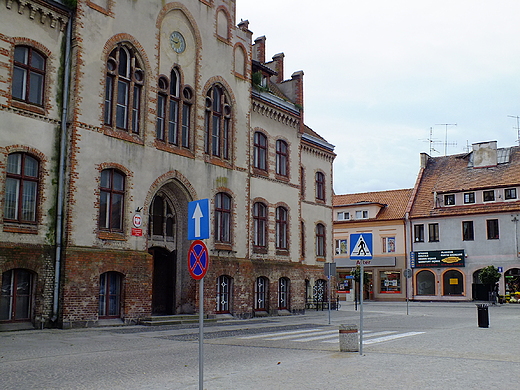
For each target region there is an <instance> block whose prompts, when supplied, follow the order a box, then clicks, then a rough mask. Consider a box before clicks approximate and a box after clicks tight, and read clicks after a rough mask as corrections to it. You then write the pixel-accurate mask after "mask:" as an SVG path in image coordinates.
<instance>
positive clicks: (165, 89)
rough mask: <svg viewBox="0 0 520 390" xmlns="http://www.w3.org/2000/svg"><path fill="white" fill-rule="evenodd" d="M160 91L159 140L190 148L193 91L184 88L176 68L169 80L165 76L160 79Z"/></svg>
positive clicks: (157, 124)
mask: <svg viewBox="0 0 520 390" xmlns="http://www.w3.org/2000/svg"><path fill="white" fill-rule="evenodd" d="M158 89H159V93H158V95H157V120H156V137H157V139H158V140H160V141H164V142H167V143H168V144H171V145H175V146H181V147H183V148H189V147H190V127H191V118H190V117H191V104H192V98H193V93H192V91H191V89H190V88H189V87H184V88H182V84H181V80H180V74H179V71H178V70H177V69H175V68H174V69H173V70H172V71H171V74H170V79H169V80H168V79H167V78H166V77H164V76H163V77H160V78H159V82H158ZM181 90H182V93H181Z"/></svg>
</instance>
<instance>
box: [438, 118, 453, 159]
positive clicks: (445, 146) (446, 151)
mask: <svg viewBox="0 0 520 390" xmlns="http://www.w3.org/2000/svg"><path fill="white" fill-rule="evenodd" d="M435 126H446V137H445V138H444V155H445V156H446V154H447V153H448V145H449V146H457V143H456V142H450V143H448V126H457V124H456V123H437V124H436V125H435Z"/></svg>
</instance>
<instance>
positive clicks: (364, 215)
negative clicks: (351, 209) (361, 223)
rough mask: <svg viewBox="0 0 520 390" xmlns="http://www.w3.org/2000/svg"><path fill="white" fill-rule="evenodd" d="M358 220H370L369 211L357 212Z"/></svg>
mask: <svg viewBox="0 0 520 390" xmlns="http://www.w3.org/2000/svg"><path fill="white" fill-rule="evenodd" d="M356 219H368V210H357V211H356Z"/></svg>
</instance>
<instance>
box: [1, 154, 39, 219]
mask: <svg viewBox="0 0 520 390" xmlns="http://www.w3.org/2000/svg"><path fill="white" fill-rule="evenodd" d="M39 166H40V164H39V162H38V160H36V158H34V157H32V156H31V155H29V154H27V153H12V154H10V155H9V156H8V157H7V169H6V171H7V172H6V181H5V202H4V219H5V220H7V221H13V222H20V223H36V214H37V213H36V211H37V207H36V205H37V204H38V202H37V200H38V190H39V188H38V187H39Z"/></svg>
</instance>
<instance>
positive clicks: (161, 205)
mask: <svg viewBox="0 0 520 390" xmlns="http://www.w3.org/2000/svg"><path fill="white" fill-rule="evenodd" d="M149 216H150V222H149V226H148V228H149V231H148V232H149V235H151V236H153V238H154V239H155V240H156V239H158V238H159V239H164V240H166V241H173V240H174V237H175V228H176V222H177V221H176V219H175V213H174V210H173V207H172V206H171V205H170V202H169V201H168V199H167V198H166V197H164V196H162V195H157V196H155V198H154V199H153V201H152V205H151V206H150V213H149Z"/></svg>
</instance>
